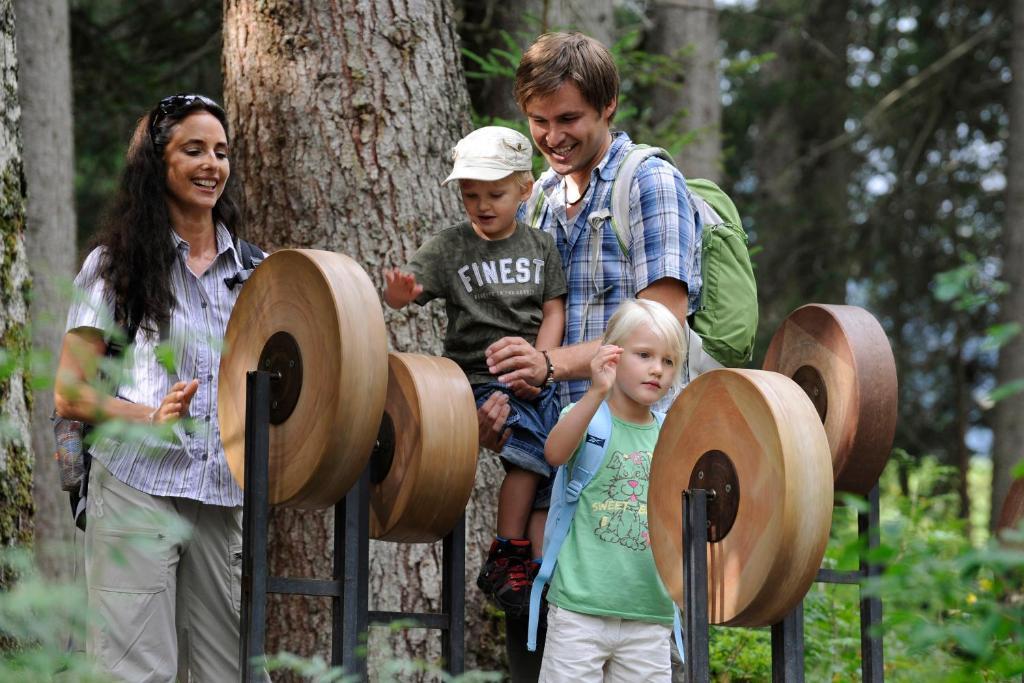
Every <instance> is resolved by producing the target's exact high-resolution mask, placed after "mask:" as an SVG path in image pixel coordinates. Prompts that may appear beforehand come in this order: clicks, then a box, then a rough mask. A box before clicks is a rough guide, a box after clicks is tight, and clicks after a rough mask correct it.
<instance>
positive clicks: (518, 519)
mask: <svg viewBox="0 0 1024 683" xmlns="http://www.w3.org/2000/svg"><path fill="white" fill-rule="evenodd" d="M539 482H540V475H539V474H537V473H535V472H530V471H529V470H524V469H522V468H519V467H512V468H510V469H509V470H508V472H506V473H505V480H504V481H503V482H501V490H500V491H499V493H498V524H497V526H498V535H499V536H501V537H503V538H525V537H526V534H527V528H526V527H527V521H528V520H529V518H530V512H531V511H532V510H533V497H534V495H535V494H536V493H537V484H538V483H539ZM541 534H542V537H543V527H541ZM531 540H532V538H531ZM534 552H535V553H536V552H539V549H535V550H534Z"/></svg>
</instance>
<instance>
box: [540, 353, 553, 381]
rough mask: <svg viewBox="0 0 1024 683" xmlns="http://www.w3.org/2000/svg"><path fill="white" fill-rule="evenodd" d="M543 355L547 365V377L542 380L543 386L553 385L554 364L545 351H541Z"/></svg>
mask: <svg viewBox="0 0 1024 683" xmlns="http://www.w3.org/2000/svg"><path fill="white" fill-rule="evenodd" d="M541 353H543V354H544V360H545V361H547V364H548V375H547V377H545V378H544V384H554V383H555V364H554V363H552V362H551V356H549V355H548V352H547V351H541Z"/></svg>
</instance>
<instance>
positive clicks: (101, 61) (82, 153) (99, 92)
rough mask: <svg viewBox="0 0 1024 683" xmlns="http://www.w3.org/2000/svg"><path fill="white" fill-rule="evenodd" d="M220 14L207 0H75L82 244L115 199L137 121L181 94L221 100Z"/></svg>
mask: <svg viewBox="0 0 1024 683" xmlns="http://www.w3.org/2000/svg"><path fill="white" fill-rule="evenodd" d="M221 12H222V8H221V4H220V3H212V2H207V1H206V0H181V1H178V2H170V1H168V0H140V1H138V2H124V1H123V0H71V2H70V17H71V51H72V54H73V55H74V58H73V59H72V61H71V66H72V87H73V90H74V105H75V120H74V123H75V130H74V134H75V208H76V212H77V214H78V226H79V230H78V234H79V244H80V245H82V246H84V244H85V242H86V241H87V240H88V238H89V237H90V236H91V235H92V234H93V233H94V232H95V231H96V230H97V228H98V226H99V224H100V222H101V219H102V215H103V210H104V207H106V205H107V204H108V202H109V201H110V198H111V197H112V196H113V193H114V190H115V189H116V187H117V177H118V174H119V173H120V172H121V168H122V166H123V163H124V150H125V147H126V146H127V144H128V141H129V137H130V135H131V132H132V129H133V127H134V125H135V122H136V121H137V120H138V119H139V117H140V116H142V115H143V114H144V113H146V112H147V111H148V110H149V109H151V108H152V107H153V106H154V105H155V104H156V103H157V101H159V99H160V98H161V97H165V96H167V95H172V94H174V93H178V92H200V93H203V94H205V95H209V96H210V97H213V98H214V99H216V100H218V101H219V100H220V99H221V91H222V87H221V73H220V52H221V36H220V24H221Z"/></svg>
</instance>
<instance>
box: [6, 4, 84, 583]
mask: <svg viewBox="0 0 1024 683" xmlns="http://www.w3.org/2000/svg"><path fill="white" fill-rule="evenodd" d="M15 9H16V12H17V21H18V62H19V65H20V69H19V74H18V75H19V78H18V86H19V90H18V94H19V97H20V99H21V111H22V117H21V133H22V140H23V141H24V156H25V181H26V185H27V187H28V205H27V210H26V216H25V218H26V232H27V234H28V239H27V240H26V245H27V249H28V262H29V268H30V270H31V272H32V301H31V304H30V310H29V313H30V315H31V319H32V348H33V349H34V350H35V351H36V352H38V353H40V354H41V356H42V358H41V360H42V361H43V362H41V363H39V364H38V365H37V367H36V372H38V373H41V374H42V375H44V376H45V377H52V376H53V370H54V368H55V367H56V358H57V354H59V353H60V346H61V339H62V337H63V334H64V316H65V314H66V313H67V305H68V299H67V296H66V291H67V286H68V284H69V283H70V282H71V278H72V277H73V276H74V269H75V254H76V252H77V249H76V245H75V208H74V198H73V191H74V169H73V166H74V161H73V159H74V141H73V136H72V133H71V42H70V38H69V25H68V3H67V0H16V1H15ZM40 379H43V377H40ZM52 412H53V389H52V386H51V384H50V383H46V384H44V385H43V386H41V387H40V388H39V389H37V390H36V391H33V392H32V448H33V450H34V451H35V454H36V459H35V465H34V472H33V474H34V478H33V482H32V495H33V498H34V499H35V503H36V516H35V545H36V559H37V561H38V564H39V567H40V569H41V570H42V572H43V574H44V575H45V576H47V577H48V578H50V579H53V580H57V581H65V580H69V579H70V578H71V574H72V572H71V564H70V563H69V562H67V561H65V559H64V558H66V557H67V549H69V548H70V547H71V546H72V541H73V539H74V532H75V526H74V523H73V522H72V519H71V514H70V509H69V507H68V498H67V494H66V493H64V491H62V490H61V488H60V474H59V472H58V471H57V464H56V461H55V460H54V459H53V457H52V455H53V448H54V442H53V429H52V427H51V424H50V415H51V413H52Z"/></svg>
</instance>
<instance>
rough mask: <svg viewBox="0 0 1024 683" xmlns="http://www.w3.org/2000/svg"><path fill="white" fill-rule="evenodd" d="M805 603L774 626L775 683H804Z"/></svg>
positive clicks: (773, 660)
mask: <svg viewBox="0 0 1024 683" xmlns="http://www.w3.org/2000/svg"><path fill="white" fill-rule="evenodd" d="M803 680H804V603H803V601H802V600H801V601H800V602H799V603H798V604H797V606H796V607H794V608H793V610H792V611H791V612H790V613H789V614H787V615H786V616H785V617H783V619H782V621H780V622H779V623H777V624H772V681H773V683H803Z"/></svg>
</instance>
